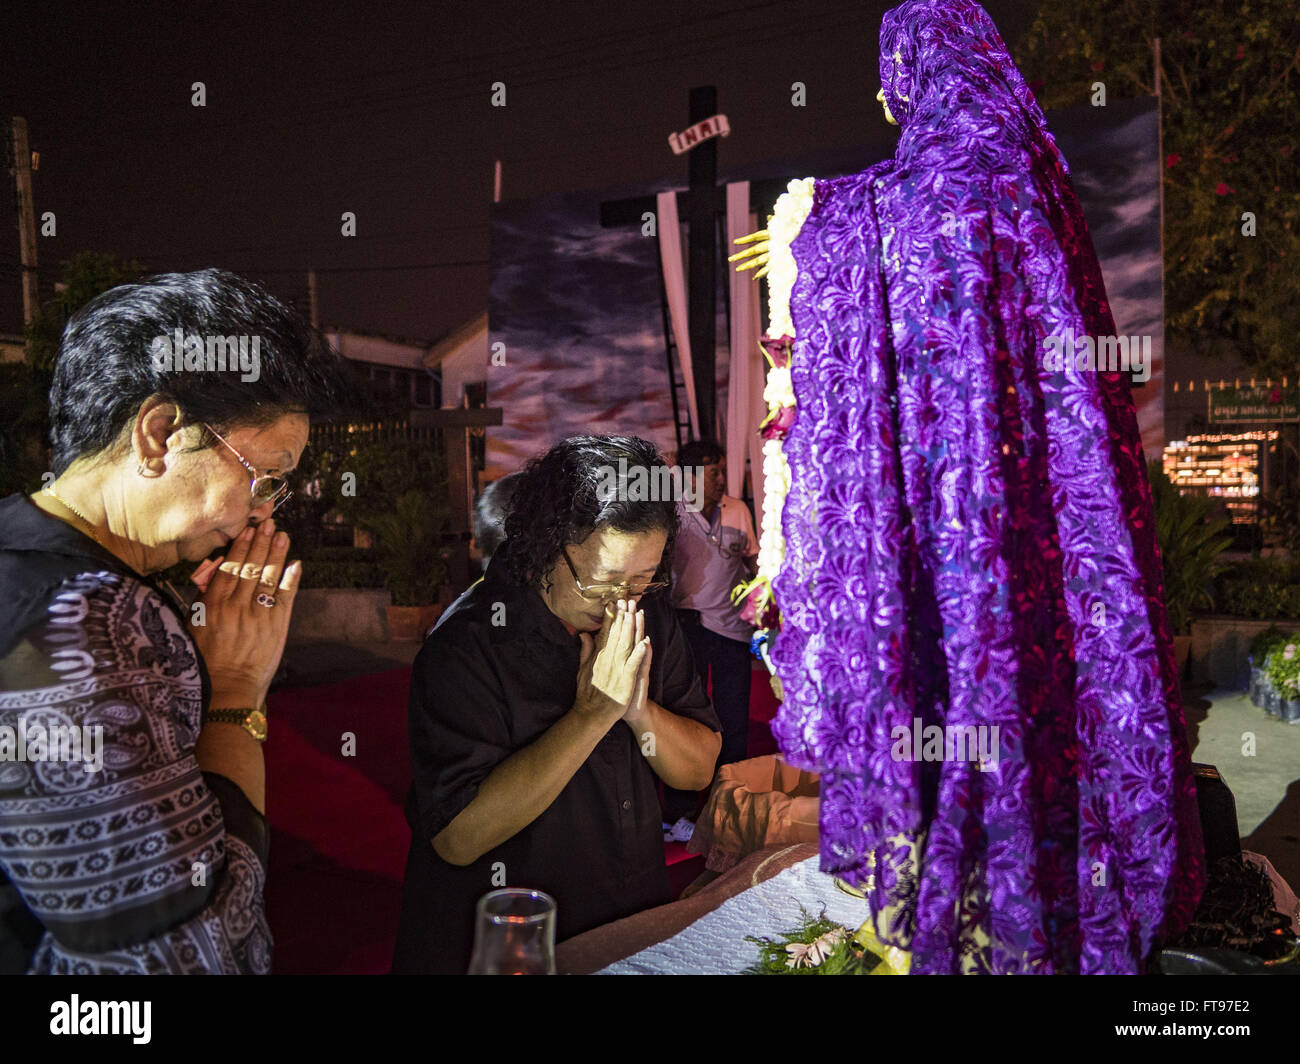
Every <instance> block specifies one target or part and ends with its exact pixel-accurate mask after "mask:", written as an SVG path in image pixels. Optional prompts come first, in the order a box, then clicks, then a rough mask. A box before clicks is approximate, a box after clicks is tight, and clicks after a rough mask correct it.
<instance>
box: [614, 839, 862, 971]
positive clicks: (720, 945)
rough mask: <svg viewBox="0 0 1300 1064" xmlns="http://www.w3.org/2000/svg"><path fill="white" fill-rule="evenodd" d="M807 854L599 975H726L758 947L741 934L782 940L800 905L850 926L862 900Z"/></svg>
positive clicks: (854, 923) (859, 914) (857, 921)
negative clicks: (827, 873) (803, 859)
mask: <svg viewBox="0 0 1300 1064" xmlns="http://www.w3.org/2000/svg"><path fill="white" fill-rule="evenodd" d="M817 864H818V859H817V858H816V857H810V858H809V859H808V860H806V861H801V862H800V863H799V864H796V865H791V866H790V867H789V868H787V869H786V870H785V871H783V872H781V873H779V874H777V875H775V876H773V877H772V878H771V879H769V880H767V881H766V882H763V883H759V884H758V885H757V886H753V887H750V888H749V889H748V890H746V891H744V892H743V893H740V894H737V895H736V896H735V897H734V898H729V899H727V901H725V902H723V903H722V905H720V906H719V907H718V908H717V909H715V910H714V911H713V912H711V913H708V914H706V915H705V916H702V917H700V919H698V920H696V921H695V923H693V924H691V926H690V927H688V928H686V929H685V930H684V931H681V932H679V933H678V934H676V935H674V936H673V937H672V938H669V939H665V940H664V941H663V942H660V943H658V944H656V945H654V946H650V947H649V948H648V949H643V950H642V951H641V952H640V953H634V954H633V955H632V956H630V957H626V958H624V959H623V960H621V961H619V962H618V963H616V964H611V965H610V966H609V967H608V968H603V969H601V971H600V972H598V973H597V974H598V975H729V974H738V973H740V972H743V971H744V970H745V969H746V968H748V967H749V966H750V965H752V964H753V963H754V962H755V961H757V960H758V947H757V946H756V945H754V943H752V942H746V941H745V936H746V935H753V936H754V937H755V938H764V937H766V938H771V939H775V940H777V941H782V939H781V933H782V932H784V931H793V930H794V929H795V928H797V927H798V926H799V924H800V923H801V918H800V913H799V906H800V904H802V905H803V907H804V908H805V909H807V910H808V912H809V914H810V915H812V916H817V915H819V914H820V913H821V911H822V910H823V909H825V910H826V915H827V917H828V918H829V919H831V920H834V921H835V922H836V923H840V924H843V925H844V926H845V927H847V928H849V930H850V931H852V930H855V929H856V928H857V927H858V926H859V925H860V924H861V923H862V922H863V921H864V920H865V919H866V918H867V903H866V902H865V901H863V900H862V899H861V898H854V897H852V896H851V895H848V894H845V893H844V892H843V891H841V890H839V889H838V888H836V886H835V881H834V880H833V879H832V878H831V877H830V876H828V875H826V874H825V873H824V872H820V871H818V870H817Z"/></svg>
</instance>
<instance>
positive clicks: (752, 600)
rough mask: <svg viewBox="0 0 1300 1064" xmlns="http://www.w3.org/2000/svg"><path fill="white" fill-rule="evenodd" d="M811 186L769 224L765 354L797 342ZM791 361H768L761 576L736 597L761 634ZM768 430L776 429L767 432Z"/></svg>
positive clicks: (776, 533) (800, 187) (776, 562)
mask: <svg viewBox="0 0 1300 1064" xmlns="http://www.w3.org/2000/svg"><path fill="white" fill-rule="evenodd" d="M813 186H814V179H813V178H811V177H808V178H804V179H802V180H798V181H791V182H790V184H789V185H788V186H787V187H786V191H785V193H784V194H783V195H781V196H780V198H778V199H777V201H776V205H775V207H774V208H773V212H772V216H771V217H770V218H769V219H768V223H767V234H768V244H769V249H768V262H767V285H768V304H767V306H768V326H767V335H766V336H765V337H764V351H765V352H767V351H768V350H769V348H776V349H777V350H778V353H781V351H780V349H781V343H780V341H782V340H785V341H787V342H790V343H792V342H793V339H794V322H793V321H792V320H791V317H790V295H791V292H792V291H793V289H794V282H795V278H796V277H797V276H798V268H797V267H796V265H795V261H794V253H793V252H792V251H791V250H790V245H791V244H792V243H793V241H794V238H795V237H796V236H798V235H799V230H800V229H801V228H802V227H803V223H804V221H805V220H806V219H807V217H808V213H809V211H811V210H812V203H813ZM790 357H791V354H790V349H789V347H786V348H785V349H784V353H783V357H781V358H780V359H779V360H773V358H772V356H771V355H770V354H769V355H768V360H769V362H770V363H771V366H770V368H769V370H768V374H767V381H766V384H765V386H764V389H763V401H764V402H765V403H767V407H768V417H767V419H766V420H765V421H764V428H765V430H766V431H764V436H767V437H768V438H767V439H766V440H765V441H764V443H763V514H762V519H761V525H760V528H761V531H760V534H759V540H758V572H757V574H756V575H755V577H754V579H753V580H751V581H750V582H749V583H747V584H742V585H741V586H740V587H738V588H736V590H735V592H733V598H735V599H737V600H741V599H746V600H748V606H747V609H748V610H749V615H750V616H752V617H753V618H754V623H755V624H756V625H757V626H758V627H759V628H760V629H761V630H766V628H767V627H768V625H767V623H765V621H764V617H765V615H769V616H770V615H772V612H773V611H770V610H769V609H768V607H769V604H770V603H771V601H772V581H773V580H774V579H775V578H776V576H777V574H778V573H779V572H780V571H781V564H782V563H783V562H784V561H785V537H784V535H783V534H782V532H781V511H782V510H783V509H784V507H785V499H786V496H787V495H788V494H789V493H790V466H789V464H788V463H787V462H786V458H785V453H784V451H783V450H782V447H781V439H782V437H783V436H784V435H785V431H786V429H785V428H784V427H783V425H784V426H787V427H788V425H789V424H790V423H791V422H792V415H788V416H786V418H785V420H784V421H783V422H781V421H780V420H779V419H780V418H781V416H782V411H783V409H785V408H789V410H790V411H793V409H794V407H795V396H794V384H793V382H792V380H791V377H790ZM769 425H771V426H772V427H771V428H769ZM769 433H770V435H769ZM770 667H771V666H770V665H769V668H770Z"/></svg>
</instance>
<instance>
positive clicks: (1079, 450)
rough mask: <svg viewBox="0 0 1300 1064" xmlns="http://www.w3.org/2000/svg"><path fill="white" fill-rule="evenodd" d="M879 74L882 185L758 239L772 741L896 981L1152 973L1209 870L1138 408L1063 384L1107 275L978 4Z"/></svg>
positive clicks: (893, 15) (809, 201)
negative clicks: (885, 155)
mask: <svg viewBox="0 0 1300 1064" xmlns="http://www.w3.org/2000/svg"><path fill="white" fill-rule="evenodd" d="M880 78H881V84H882V90H883V102H884V104H885V107H886V114H887V116H890V117H891V118H892V120H894V121H896V123H897V125H898V126H899V127H900V130H901V135H900V138H899V143H898V150H897V152H896V153H895V155H894V157H893V158H892V159H888V160H886V161H884V162H881V163H879V164H877V165H875V166H872V167H871V168H870V169H868V170H866V171H864V172H862V173H859V174H855V175H853V176H850V177H843V178H837V179H834V180H826V181H821V180H819V181H815V182H807V183H803V184H801V185H798V183H796V184H797V185H798V187H800V188H802V189H803V190H804V192H805V193H807V192H808V191H810V192H811V195H810V196H807V195H805V196H804V200H803V205H802V208H801V209H800V210H797V211H796V212H795V214H796V215H797V214H801V213H803V212H806V217H805V218H803V220H802V224H799V220H798V218H797V217H796V218H795V222H794V224H793V225H790V224H789V223H790V212H789V211H786V219H785V221H786V224H787V228H788V229H789V230H790V232H791V233H793V232H794V229H795V226H797V235H793V239H792V240H790V242H789V243H788V246H787V245H785V244H783V243H782V241H781V238H780V234H779V233H778V231H777V225H779V223H780V218H778V219H774V227H773V229H772V246H771V267H770V268H771V270H772V273H773V280H774V281H776V280H778V273H779V271H780V269H781V267H782V263H783V262H785V263H786V264H787V265H788V268H789V283H788V285H787V286H786V287H785V288H784V289H782V288H781V287H780V285H779V284H777V285H774V287H773V300H774V307H773V326H772V329H771V330H770V332H771V333H775V334H777V335H778V336H779V335H780V333H781V332H786V331H788V332H789V333H791V334H792V336H793V343H792V344H791V345H789V365H788V373H789V390H790V391H792V393H793V394H792V398H793V403H794V415H793V423H792V424H791V423H790V419H789V418H788V417H784V418H781V419H774V420H773V423H774V424H775V423H776V422H777V421H779V426H780V427H779V430H778V431H776V432H774V433H772V435H776V436H780V435H782V434H784V436H785V438H784V446H783V452H784V453H783V458H782V456H781V455H780V454H777V455H776V458H777V460H778V461H777V465H778V474H779V475H780V476H785V477H786V478H787V480H788V485H789V488H788V495H787V496H786V498H785V502H784V506H783V508H781V509H780V511H779V512H780V524H779V533H780V536H781V537H782V538H783V540H784V556H783V558H780V559H779V568H774V570H773V572H774V579H773V580H772V585H771V586H772V590H773V592H774V595H775V600H776V603H777V604H778V605H779V608H780V613H781V628H780V634H779V636H778V637H777V638H776V640H775V643H774V645H773V648H772V651H771V657H772V660H773V662H774V663H775V669H776V671H777V675H778V677H779V679H780V681H781V685H782V687H783V689H784V696H785V700H784V703H783V705H782V708H781V711H780V714H779V716H778V717H777V720H776V721H775V722H774V726H773V730H774V732H775V734H776V736H777V739H778V742H779V744H780V747H781V750H782V753H783V755H784V756H785V758H786V760H787V761H789V762H790V763H791V764H793V765H796V766H798V767H800V768H806V769H810V770H814V771H817V772H819V773H820V774H821V825H820V827H821V855H822V857H821V859H822V868H823V870H825V871H828V872H832V873H834V874H836V875H837V876H839V877H841V878H842V879H845V880H847V881H848V882H850V883H852V884H855V885H857V886H859V887H861V888H862V889H863V891H864V893H865V895H866V898H867V901H868V905H869V910H870V913H871V919H872V923H873V926H874V931H875V933H876V936H877V937H878V938H879V940H880V941H881V942H883V943H885V944H887V945H890V946H894V947H897V948H899V949H903V950H906V951H907V952H908V953H909V954H910V956H911V971H912V972H931V973H961V972H1038V973H1053V972H1055V973H1084V974H1086V973H1103V972H1104V973H1134V972H1141V971H1143V970H1145V966H1146V963H1147V962H1148V960H1149V959H1150V956H1151V953H1152V951H1153V949H1155V948H1156V947H1157V946H1158V945H1159V944H1160V943H1161V942H1162V941H1167V940H1168V939H1169V938H1170V937H1172V936H1173V935H1175V934H1176V933H1177V932H1178V931H1179V930H1181V929H1182V928H1183V927H1184V926H1185V925H1186V924H1187V923H1188V921H1189V920H1190V919H1191V916H1192V914H1193V911H1194V909H1195V906H1196V903H1197V901H1198V899H1199V897H1200V893H1201V890H1202V887H1203V883H1204V871H1205V870H1204V851H1203V846H1202V840H1201V830H1200V823H1199V819H1198V816H1197V808H1196V792H1195V785H1194V780H1193V777H1192V773H1191V766H1190V759H1189V755H1188V747H1187V738H1186V733H1185V726H1184V720H1183V711H1182V701H1181V697H1180V691H1179V684H1178V678H1177V675H1176V671H1175V668H1174V652H1173V640H1172V638H1171V635H1170V630H1169V624H1168V620H1167V618H1166V613H1165V606H1164V601H1163V593H1162V586H1161V585H1162V573H1161V564H1160V558H1159V555H1158V551H1157V547H1156V536H1155V523H1154V519H1153V513H1152V501H1151V489H1150V486H1149V484H1148V481H1147V476H1146V470H1145V466H1144V463H1143V456H1142V450H1141V444H1140V440H1139V434H1138V429H1137V424H1136V419H1135V415H1134V407H1133V402H1132V399H1131V397H1130V393H1129V387H1130V386H1129V381H1128V379H1127V378H1126V377H1125V376H1124V375H1122V374H1121V373H1118V372H1102V371H1099V370H1097V369H1096V368H1092V367H1091V366H1088V367H1084V368H1079V366H1080V364H1079V363H1076V361H1075V360H1072V359H1070V358H1065V359H1061V358H1060V357H1059V344H1060V342H1062V340H1063V338H1067V337H1068V338H1071V340H1072V338H1074V337H1083V336H1089V337H1094V338H1096V337H1106V336H1112V335H1114V334H1115V332H1116V329H1115V324H1114V321H1113V320H1112V318H1111V313H1110V309H1109V307H1108V305H1107V302H1106V291H1105V287H1104V285H1103V283H1102V276H1101V270H1100V268H1099V266H1098V263H1097V257H1096V254H1095V252H1094V250H1093V246H1092V241H1091V239H1090V238H1089V235H1088V229H1087V225H1086V224H1085V222H1084V218H1083V214H1082V212H1081V211H1080V208H1079V203H1078V200H1077V199H1076V197H1075V194H1074V191H1073V188H1072V186H1071V182H1070V174H1069V168H1068V166H1067V164H1066V161H1065V159H1064V158H1063V157H1062V156H1061V153H1060V151H1059V150H1058V149H1057V146H1056V142H1055V140H1054V139H1053V137H1052V134H1051V133H1050V132H1049V131H1048V128H1047V124H1046V122H1045V120H1044V118H1043V113H1042V111H1041V110H1040V108H1039V106H1038V104H1037V102H1036V101H1035V100H1034V97H1033V94H1032V93H1031V91H1030V90H1029V88H1028V87H1027V86H1026V85H1025V83H1024V81H1023V80H1022V78H1021V76H1020V74H1019V72H1018V71H1017V69H1016V67H1015V64H1014V63H1013V61H1012V59H1011V57H1010V55H1009V54H1008V52H1007V49H1006V46H1005V45H1004V44H1003V42H1002V39H1001V37H1000V36H999V34H998V32H997V29H996V28H995V27H994V25H993V23H992V21H991V20H990V19H989V17H988V15H987V14H986V13H985V11H984V10H983V8H981V7H980V6H979V5H978V4H977V3H975V2H974V0H908V2H907V3H904V4H902V5H900V6H899V7H896V8H894V9H892V10H891V11H889V12H888V13H887V14H886V15H885V16H884V20H883V23H882V26H881V32H880ZM794 187H796V186H792V188H794ZM780 214H781V212H780V211H778V215H780ZM783 256H787V257H788V258H785V259H783ZM778 293H784V294H778ZM787 297H788V307H786V306H777V304H778V303H781V301H782V300H783V299H785V298H787ZM786 310H788V318H787V317H785V316H784V313H785V311H786ZM768 346H769V348H770V349H773V350H775V348H776V347H777V346H778V345H776V344H775V343H772V342H769V344H768ZM1053 353H1055V356H1056V357H1049V356H1050V355H1052V354H1053ZM777 365H778V369H777V370H776V371H775V372H776V373H780V372H781V368H780V367H781V363H780V361H778V363H777ZM778 390H779V389H778ZM786 426H788V429H787V428H786ZM777 446H778V448H780V446H781V445H780V444H778V445H777ZM769 457H771V456H769ZM782 461H783V462H785V463H788V475H787V474H785V473H784V472H783V471H782V470H781V469H780V468H779V467H780V464H781V462H782ZM769 472H771V470H770V469H769ZM778 498H779V496H778ZM778 505H779V503H778ZM769 547H770V544H769Z"/></svg>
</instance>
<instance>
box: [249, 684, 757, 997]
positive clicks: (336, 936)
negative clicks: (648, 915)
mask: <svg viewBox="0 0 1300 1064" xmlns="http://www.w3.org/2000/svg"><path fill="white" fill-rule="evenodd" d="M410 678H411V670H410V669H394V670H392V671H389V672H381V673H375V674H372V675H369V676H361V677H357V678H355V679H351V680H344V681H342V682H340V683H332V684H324V685H321V686H318V687H298V688H289V689H284V690H279V691H276V692H275V693H274V694H273V695H272V696H271V699H270V708H271V713H270V718H271V737H270V740H269V741H268V742H267V744H266V778H267V798H266V802H267V816H268V818H269V819H270V821H271V866H270V870H269V875H268V881H267V890H266V904H267V917H268V919H269V921H270V924H271V931H272V933H273V934H274V936H275V971H276V972H278V973H286V974H336V973H359V974H381V973H384V972H386V971H388V967H389V962H390V961H391V959H392V951H393V935H394V934H395V933H396V930H397V915H398V909H399V908H400V904H401V893H402V873H403V872H404V871H405V867H406V850H407V847H408V846H409V845H410V838H411V836H410V832H409V830H408V829H407V826H406V819H405V817H404V816H403V814H402V803H403V802H404V801H405V798H406V789H407V787H408V785H409V783H410V767H409V764H408V761H407V745H406V697H407V690H408V688H409V686H410ZM776 705H777V703H776V699H775V698H774V697H773V695H772V692H771V689H770V687H769V685H768V683H767V676H766V673H765V672H764V671H762V670H759V671H755V673H754V683H753V689H752V694H751V697H750V739H749V752H750V755H751V756H758V755H760V754H768V753H774V752H775V750H776V744H775V742H774V741H773V739H772V735H771V732H770V731H769V729H768V726H767V723H766V722H767V721H769V720H771V718H772V717H773V716H774V715H775V713H776ZM665 861H666V863H667V864H668V865H669V879H670V881H671V883H672V886H673V889H674V891H676V892H680V891H681V890H682V888H684V887H685V886H686V884H687V883H689V882H691V880H693V879H694V878H695V877H696V876H697V875H699V873H700V872H701V871H703V858H702V857H700V856H695V855H690V854H687V853H686V852H685V848H684V847H683V846H682V845H681V844H680V843H668V844H667V845H666V846H665Z"/></svg>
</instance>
